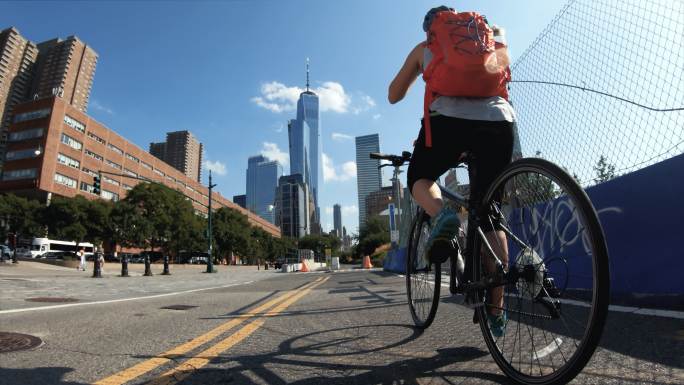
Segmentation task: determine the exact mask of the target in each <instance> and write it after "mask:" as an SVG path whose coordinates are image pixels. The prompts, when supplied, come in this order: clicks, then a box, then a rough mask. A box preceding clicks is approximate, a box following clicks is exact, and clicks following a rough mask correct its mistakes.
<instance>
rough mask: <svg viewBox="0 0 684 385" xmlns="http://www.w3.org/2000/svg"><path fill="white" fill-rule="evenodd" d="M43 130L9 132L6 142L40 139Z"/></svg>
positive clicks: (32, 129)
mask: <svg viewBox="0 0 684 385" xmlns="http://www.w3.org/2000/svg"><path fill="white" fill-rule="evenodd" d="M43 132H44V130H43V129H42V128H31V129H28V130H23V131H16V132H10V133H9V137H8V138H7V140H9V141H10V142H19V141H22V140H26V139H34V138H41V137H42V136H43Z"/></svg>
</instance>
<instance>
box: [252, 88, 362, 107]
mask: <svg viewBox="0 0 684 385" xmlns="http://www.w3.org/2000/svg"><path fill="white" fill-rule="evenodd" d="M311 90H312V91H313V92H314V93H316V94H317V95H318V97H319V102H320V105H319V108H320V111H321V112H325V111H332V112H337V113H339V114H345V113H348V112H351V113H353V114H359V113H361V112H364V111H368V110H369V109H371V108H373V107H375V100H373V98H371V97H370V96H368V95H365V94H362V93H359V95H360V96H359V97H358V98H359V100H358V101H355V100H352V96H351V95H349V94H348V93H347V92H346V91H345V89H344V87H343V86H342V84H340V83H338V82H331V81H328V82H323V83H322V84H321V86H320V87H316V88H312V89H311ZM260 91H261V95H260V96H255V97H253V98H252V99H250V100H251V101H252V103H254V104H256V105H257V106H259V107H262V108H265V109H267V110H269V111H271V112H275V113H281V112H290V111H294V110H295V109H296V108H297V100H298V99H299V95H300V94H301V93H302V92H304V88H300V87H297V86H291V87H289V86H286V85H285V84H283V83H280V82H277V81H272V82H269V83H263V84H262V85H261V90H260Z"/></svg>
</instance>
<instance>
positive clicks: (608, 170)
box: [594, 155, 615, 183]
mask: <svg viewBox="0 0 684 385" xmlns="http://www.w3.org/2000/svg"><path fill="white" fill-rule="evenodd" d="M594 171H596V179H597V181H598V182H599V183H602V182H606V181H609V180H611V179H613V178H615V165H614V164H610V163H608V159H607V158H606V157H605V156H603V155H601V157H600V158H599V160H598V162H597V163H596V166H594Z"/></svg>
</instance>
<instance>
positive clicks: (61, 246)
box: [31, 238, 94, 258]
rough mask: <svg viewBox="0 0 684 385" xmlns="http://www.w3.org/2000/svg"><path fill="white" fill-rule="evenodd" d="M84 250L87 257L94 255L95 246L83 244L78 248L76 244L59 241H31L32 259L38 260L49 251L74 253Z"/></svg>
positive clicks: (40, 239)
mask: <svg viewBox="0 0 684 385" xmlns="http://www.w3.org/2000/svg"><path fill="white" fill-rule="evenodd" d="M80 249H83V250H84V251H85V254H86V256H88V255H92V254H93V251H94V246H93V244H92V243H88V242H81V243H79V244H78V247H77V246H76V242H68V241H59V240H56V239H48V238H33V239H32V240H31V258H38V257H40V256H41V255H43V254H45V253H47V252H48V251H73V252H74V253H75V252H77V251H78V250H80Z"/></svg>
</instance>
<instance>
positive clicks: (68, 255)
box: [39, 251, 77, 259]
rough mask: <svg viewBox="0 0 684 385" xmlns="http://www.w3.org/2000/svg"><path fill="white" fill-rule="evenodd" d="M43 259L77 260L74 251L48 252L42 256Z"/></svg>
mask: <svg viewBox="0 0 684 385" xmlns="http://www.w3.org/2000/svg"><path fill="white" fill-rule="evenodd" d="M39 258H41V259H76V258H77V257H76V253H74V252H73V251H48V252H47V253H43V254H41V255H40V257H39Z"/></svg>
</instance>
